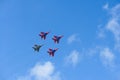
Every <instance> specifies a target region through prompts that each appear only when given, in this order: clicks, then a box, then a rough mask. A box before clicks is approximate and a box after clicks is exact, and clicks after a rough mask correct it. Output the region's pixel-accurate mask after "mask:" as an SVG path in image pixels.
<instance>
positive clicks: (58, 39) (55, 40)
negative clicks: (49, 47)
mask: <svg viewBox="0 0 120 80" xmlns="http://www.w3.org/2000/svg"><path fill="white" fill-rule="evenodd" d="M62 37H63V36H54V37H53V38H52V39H53V40H54V42H55V43H57V44H58V43H59V41H60V39H61V38H62Z"/></svg>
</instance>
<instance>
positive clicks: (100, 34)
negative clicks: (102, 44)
mask: <svg viewBox="0 0 120 80" xmlns="http://www.w3.org/2000/svg"><path fill="white" fill-rule="evenodd" d="M97 33H98V34H97V37H98V38H101V39H102V38H105V29H104V28H102V25H98V32H97Z"/></svg>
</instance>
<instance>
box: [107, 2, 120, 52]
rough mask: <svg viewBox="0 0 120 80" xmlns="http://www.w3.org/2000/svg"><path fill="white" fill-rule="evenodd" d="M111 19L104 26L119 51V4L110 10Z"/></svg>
mask: <svg viewBox="0 0 120 80" xmlns="http://www.w3.org/2000/svg"><path fill="white" fill-rule="evenodd" d="M110 14H111V19H110V20H109V21H108V23H107V25H106V29H107V30H109V31H111V32H112V33H113V34H114V37H115V41H116V42H115V43H116V44H115V48H116V49H118V50H119V51H120V4H118V5H116V6H115V7H113V8H112V9H111V10H110Z"/></svg>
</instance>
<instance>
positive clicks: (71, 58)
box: [65, 50, 80, 66]
mask: <svg viewBox="0 0 120 80" xmlns="http://www.w3.org/2000/svg"><path fill="white" fill-rule="evenodd" d="M79 54H80V53H79V52H78V51H76V50H73V51H72V52H71V53H70V54H69V55H68V56H67V57H66V58H65V62H66V63H67V64H72V65H73V66H76V65H77V64H78V62H79V58H80V56H79Z"/></svg>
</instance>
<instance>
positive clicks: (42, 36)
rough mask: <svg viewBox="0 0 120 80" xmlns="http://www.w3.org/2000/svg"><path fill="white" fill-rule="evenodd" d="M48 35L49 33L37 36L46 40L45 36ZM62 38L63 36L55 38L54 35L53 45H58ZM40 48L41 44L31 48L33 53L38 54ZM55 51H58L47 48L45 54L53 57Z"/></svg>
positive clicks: (41, 33)
mask: <svg viewBox="0 0 120 80" xmlns="http://www.w3.org/2000/svg"><path fill="white" fill-rule="evenodd" d="M49 33H50V32H40V34H39V36H40V38H41V39H43V40H46V37H47V35H48V34H49ZM62 37H63V36H56V35H54V36H53V38H52V40H53V41H54V43H55V44H59V42H60V39H61V38H62ZM42 46H44V45H43V44H41V45H38V44H35V45H34V46H33V47H32V48H33V49H34V51H36V52H39V50H40V48H41V47H42ZM57 50H58V48H54V49H52V48H49V49H48V51H47V53H48V54H49V55H50V56H52V57H53V56H54V54H55V52H56V51H57Z"/></svg>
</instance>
